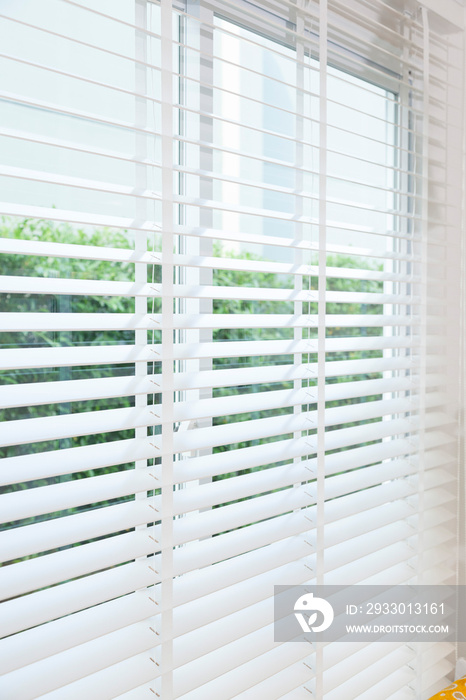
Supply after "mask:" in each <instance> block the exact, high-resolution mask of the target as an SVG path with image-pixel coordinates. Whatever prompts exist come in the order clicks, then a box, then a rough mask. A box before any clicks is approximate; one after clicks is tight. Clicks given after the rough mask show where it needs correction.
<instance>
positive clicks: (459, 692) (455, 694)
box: [429, 676, 466, 700]
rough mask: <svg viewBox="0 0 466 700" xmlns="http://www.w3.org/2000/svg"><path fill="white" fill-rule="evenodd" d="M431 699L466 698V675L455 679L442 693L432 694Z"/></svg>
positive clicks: (455, 699)
mask: <svg viewBox="0 0 466 700" xmlns="http://www.w3.org/2000/svg"><path fill="white" fill-rule="evenodd" d="M429 700H466V676H465V677H464V678H460V679H459V680H457V681H454V682H453V683H452V684H451V685H449V686H448V688H445V690H441V691H440V693H437V694H436V695H432V697H431V698H430V699H429Z"/></svg>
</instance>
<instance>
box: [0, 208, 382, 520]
mask: <svg viewBox="0 0 466 700" xmlns="http://www.w3.org/2000/svg"><path fill="white" fill-rule="evenodd" d="M0 236H1V237H6V238H16V239H27V240H37V241H50V242H58V243H62V244H63V243H65V244H74V245H84V246H86V245H87V246H93V247H94V246H99V247H112V248H131V247H132V244H131V242H130V236H129V235H127V234H126V232H123V233H119V232H116V231H114V230H109V229H95V230H91V231H88V230H85V229H81V228H76V227H72V226H69V225H66V224H61V223H59V224H56V223H53V222H50V221H37V220H32V219H11V218H8V219H7V218H4V219H2V220H1V224H0ZM214 254H215V255H217V256H220V257H222V256H224V257H239V258H241V259H243V260H246V259H249V260H255V259H259V258H256V257H255V256H253V255H251V254H250V253H241V254H239V255H233V254H231V253H228V251H224V250H222V249H221V248H220V247H218V246H217V247H216V248H215V250H214ZM327 264H328V265H329V266H330V267H336V268H338V267H341V268H350V267H358V268H361V267H362V268H368V269H381V266H380V265H379V264H375V263H371V262H370V261H365V260H362V259H358V258H356V257H354V256H353V257H351V256H339V255H329V256H328V260H327ZM0 265H1V268H0V272H1V274H3V275H13V276H25V277H56V278H62V279H70V278H76V279H89V280H107V281H132V280H134V265H132V264H130V263H121V262H111V261H99V260H85V259H83V258H65V257H39V256H28V255H17V254H7V255H3V256H2V258H1V263H0ZM151 275H152V271H150V270H149V271H148V280H149V281H150V279H152V278H151ZM154 279H155V281H160V268H155V278H154ZM213 284H214V285H221V286H226V287H231V286H234V287H241V288H245V287H256V288H261V289H274V288H275V289H276V288H288V289H292V288H293V285H294V277H293V276H292V275H279V274H276V273H270V272H260V273H254V272H248V271H228V270H224V269H221V268H219V269H216V270H214V272H213ZM316 284H317V280H316V279H315V278H304V279H303V286H304V288H309V289H315V288H316ZM327 288H328V290H331V291H337V290H339V291H347V292H355V291H356V292H382V291H383V284H382V283H381V282H379V281H364V280H355V279H346V278H338V277H331V278H329V280H328V287H327ZM149 310H150V309H149ZM2 311H4V312H10V313H23V312H38V313H43V312H49V313H50V312H52V313H53V312H56V313H63V312H67V313H94V312H99V313H132V312H133V311H134V300H133V299H132V298H125V297H116V296H109V297H93V296H67V295H42V294H40V295H35V294H7V295H5V296H4V298H3V300H2ZM213 311H214V313H218V314H227V315H229V314H245V315H249V314H293V313H294V312H295V308H294V303H293V302H277V301H270V300H267V295H266V294H264V300H263V301H241V300H238V299H222V300H218V301H214V303H213ZM316 312H317V308H316V303H311V304H309V305H308V304H303V313H305V314H314V313H316ZM327 313H328V314H362V313H368V314H374V313H375V314H380V313H382V307H381V306H377V305H369V306H363V305H362V304H357V303H352V304H344V303H329V304H328V305H327ZM380 332H381V329H380V328H377V327H374V328H371V327H368V328H365V329H361V328H360V327H354V328H338V327H336V326H333V327H331V328H329V329H328V335H329V336H330V337H331V336H333V337H338V336H348V335H353V336H357V335H361V334H367V335H374V334H379V333H380ZM293 333H294V330H293V329H292V328H288V327H284V326H282V327H276V328H270V329H269V328H257V329H254V328H244V329H238V330H231V329H222V328H220V329H217V330H215V331H214V332H213V340H214V341H230V340H243V341H254V340H281V339H282V340H283V339H292V338H293V337H294V336H293ZM315 333H316V331H315V327H313V326H312V325H311V326H310V327H309V328H308V329H303V337H313V336H314V337H315ZM133 342H134V332H133V331H120V332H116V331H104V330H100V331H92V332H91V331H74V332H66V331H60V332H47V331H38V332H27V333H3V334H2V344H3V347H4V348H18V350H20V349H21V348H27V347H50V348H52V347H59V346H66V345H70V346H92V345H95V346H99V345H111V344H119V343H122V344H131V343H133ZM246 347H247V344H246ZM376 355H377V353H366V354H364V353H362V352H352V353H346V354H342V353H340V354H338V353H334V354H333V356H332V358H331V359H332V360H338V359H360V358H362V357H365V356H376ZM315 360H316V356H315V355H308V356H305V357H304V358H303V361H309V362H313V361H315ZM272 362H273V363H275V364H277V365H283V364H291V363H293V362H294V357H293V356H292V355H283V356H274V357H273V358H272V357H264V356H263V357H261V356H251V357H247V356H244V357H241V358H219V359H216V360H215V361H214V369H216V368H218V369H221V368H225V367H234V366H236V367H237V366H242V367H255V366H257V367H258V366H263V365H264V364H270V363H272ZM133 373H134V367H133V365H127V366H122V365H117V366H115V365H114V366H107V367H73V368H70V367H62V368H51V369H46V370H40V369H31V370H15V371H3V372H0V381H1V382H2V383H12V384H16V383H33V382H49V381H56V380H61V381H66V380H70V379H81V378H97V377H113V376H116V375H121V374H127V375H131V374H133ZM378 376H380V375H358V377H357V378H356V377H338V378H335V379H334V380H332V381H348V380H352V379H367V378H376V377H378ZM292 386H293V384H292V382H281V383H280V382H273V383H267V384H262V385H257V384H252V385H251V386H238V387H225V388H219V389H216V390H214V396H231V395H234V394H248V393H250V392H251V391H254V392H257V391H261V392H266V391H271V390H276V389H288V388H292ZM377 398H379V397H377V396H374V397H366V399H362V400H374V399H377ZM359 400H361V399H359ZM348 402H351V400H346V401H344V402H339V405H342V404H343V403H348ZM132 405H134V404H133V399H132V398H131V397H122V398H115V399H106V400H100V401H97V400H96V401H77V402H73V403H71V404H59V405H49V404H47V403H44V405H41V406H28V407H25V408H18V409H8V410H7V411H4V412H3V414H2V415H1V416H0V417H1V418H2V419H3V420H18V419H22V418H36V417H42V416H52V415H57V414H60V413H71V412H82V411H99V410H106V409H109V408H124V407H129V406H132ZM330 405H331V404H330ZM245 407H247V402H245ZM311 408H312V406H311ZM290 412H293V408H292V407H291V408H279V409H271V410H267V411H261V412H256V413H251V412H247V410H246V411H245V412H244V413H243V414H240V415H234V416H223V417H220V418H216V419H214V424H217V425H218V424H221V423H225V422H231V421H235V422H236V421H249V420H253V419H257V418H265V417H268V416H273V415H280V414H285V413H290ZM133 434H134V432H133V431H131V430H128V431H123V432H119V433H107V434H101V433H100V434H97V435H91V436H75V437H71V438H69V439H66V440H61V441H59V440H54V441H49V442H41V443H35V444H33V445H24V446H20V447H11V448H6V449H4V450H2V452H1V455H0V456H2V457H7V456H14V455H18V454H26V453H28V452H31V451H46V450H55V449H59V448H63V447H65V448H66V447H75V446H81V445H87V444H92V443H95V442H108V441H111V440H115V439H121V438H129V437H133ZM282 438H283V436H277V437H276V438H269V439H265V440H260V441H259V440H257V441H254V442H240V443H237V444H235V445H226V446H220V447H218V448H215V449H216V451H217V452H222V451H225V450H229V449H233V448H234V449H236V448H242V447H247V446H250V445H253V444H258V443H259V442H267V441H269V440H271V441H273V440H276V439H282ZM267 466H269V467H270V466H273V465H267ZM131 467H132V465H118V466H114V467H108V468H106V469H103V470H98V471H91V470H88V471H86V470H83V471H80V472H79V473H76V474H72V475H69V476H66V477H62V478H60V477H57V478H54V479H46V480H39V481H35V482H33V483H28V484H20V485H14V486H12V487H11V489H18V488H29V487H31V486H34V487H36V486H42V485H47V484H51V483H55V482H56V481H60V480H63V479H70V478H71V479H74V478H86V477H89V476H94V475H98V474H101V473H105V472H108V471H116V470H120V469H122V468H131ZM262 468H264V467H258V469H262ZM247 471H253V470H247ZM235 473H237V474H241V473H244V472H243V471H242V470H241V466H240V465H239V466H238V471H237V472H235ZM229 476H232V475H231V474H226V475H223V476H222V477H217V478H226V477H229ZM96 505H97V504H94V506H96ZM101 505H103V504H101ZM89 507H92V506H89V505H87V506H86V509H87V508H89ZM79 510H80V509H79V508H77V509H72V510H71V511H69V512H77V511H79ZM60 514H68V512H67V513H64V512H63V511H62V512H61V513H60ZM48 517H51V516H48ZM22 524H26V523H24V522H22Z"/></svg>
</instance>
